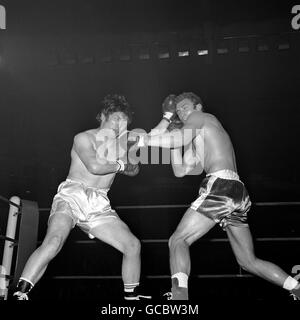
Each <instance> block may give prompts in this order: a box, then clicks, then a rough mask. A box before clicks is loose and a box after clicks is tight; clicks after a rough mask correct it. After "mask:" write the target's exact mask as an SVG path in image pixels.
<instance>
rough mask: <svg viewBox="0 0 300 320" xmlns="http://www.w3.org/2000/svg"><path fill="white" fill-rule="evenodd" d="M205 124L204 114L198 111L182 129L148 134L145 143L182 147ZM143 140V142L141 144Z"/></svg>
mask: <svg viewBox="0 0 300 320" xmlns="http://www.w3.org/2000/svg"><path fill="white" fill-rule="evenodd" d="M203 125H204V119H203V116H202V115H201V114H200V113H198V112H193V113H192V114H191V115H190V116H189V118H188V119H187V121H186V123H185V125H184V126H183V127H182V128H181V129H180V130H174V131H172V132H167V133H163V134H160V135H155V136H148V137H147V138H148V139H147V138H144V139H145V145H148V146H152V147H162V148H169V149H170V148H180V147H182V146H186V145H188V144H189V143H191V142H192V140H193V139H194V138H195V137H196V136H197V135H198V134H199V130H200V129H201V128H202V127H203ZM142 143H143V141H142V142H141V144H142Z"/></svg>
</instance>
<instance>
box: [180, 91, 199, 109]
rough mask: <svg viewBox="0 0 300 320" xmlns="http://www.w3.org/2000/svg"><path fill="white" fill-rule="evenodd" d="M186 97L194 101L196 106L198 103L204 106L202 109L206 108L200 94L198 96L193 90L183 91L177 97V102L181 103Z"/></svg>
mask: <svg viewBox="0 0 300 320" xmlns="http://www.w3.org/2000/svg"><path fill="white" fill-rule="evenodd" d="M184 99H189V100H191V101H192V103H193V104H194V105H195V106H196V105H197V104H201V106H202V110H203V109H204V106H203V102H202V100H201V98H200V97H199V96H197V95H196V94H195V93H193V92H183V93H181V94H179V95H178V96H177V97H176V99H175V103H176V104H177V103H179V102H181V101H182V100H184Z"/></svg>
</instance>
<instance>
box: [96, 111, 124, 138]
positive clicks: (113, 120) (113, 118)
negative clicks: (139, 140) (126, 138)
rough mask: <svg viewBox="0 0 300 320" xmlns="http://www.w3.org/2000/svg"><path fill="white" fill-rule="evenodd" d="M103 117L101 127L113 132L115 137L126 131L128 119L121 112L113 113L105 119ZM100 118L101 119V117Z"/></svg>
mask: <svg viewBox="0 0 300 320" xmlns="http://www.w3.org/2000/svg"><path fill="white" fill-rule="evenodd" d="M102 116H103V118H104V119H103V120H104V121H103V120H102V121H103V122H102V123H103V127H105V128H107V129H112V130H114V132H115V134H116V135H119V134H121V133H122V132H123V131H124V130H126V129H127V123H128V118H127V116H126V115H125V113H123V112H114V113H112V114H110V115H108V116H107V117H105V116H104V115H102ZM102 116H101V117H102Z"/></svg>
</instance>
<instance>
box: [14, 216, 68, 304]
mask: <svg viewBox="0 0 300 320" xmlns="http://www.w3.org/2000/svg"><path fill="white" fill-rule="evenodd" d="M72 227H73V219H72V218H71V217H70V215H68V214H64V213H55V214H53V216H51V218H50V220H49V224H48V229H47V234H46V237H45V239H44V241H43V243H42V244H41V245H40V246H39V247H38V248H37V249H36V250H35V251H34V252H33V253H32V254H31V256H30V257H29V259H28V261H27V263H26V265H25V267H24V270H23V272H22V275H21V277H20V280H19V284H18V286H17V291H16V293H17V292H21V293H25V294H27V293H28V292H29V291H30V290H31V288H32V286H33V285H35V284H36V283H37V282H38V281H39V279H40V278H41V277H42V275H43V274H44V272H45V270H46V268H47V266H48V264H49V262H50V261H51V260H52V259H53V258H54V257H55V256H56V255H57V254H58V252H59V251H60V250H61V248H62V246H63V244H64V242H65V240H66V238H67V237H68V235H69V233H70V230H71V229H72ZM16 293H15V294H14V295H15V296H17V297H18V294H16ZM23 297H24V298H26V297H25V296H24V295H23Z"/></svg>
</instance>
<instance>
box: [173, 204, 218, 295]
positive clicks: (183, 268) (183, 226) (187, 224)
mask: <svg viewBox="0 0 300 320" xmlns="http://www.w3.org/2000/svg"><path fill="white" fill-rule="evenodd" d="M199 210H200V209H199ZM215 224H216V223H215V222H214V221H213V220H212V219H210V218H207V217H206V216H205V215H203V214H201V213H199V212H197V211H195V210H193V209H191V208H189V209H188V210H187V211H186V213H185V214H184V216H183V217H182V219H181V221H180V223H179V225H178V227H177V229H176V230H175V232H174V233H173V235H172V236H171V238H170V240H169V248H170V269H171V275H172V293H173V297H172V299H173V300H177V299H178V300H185V299H188V289H187V288H188V276H189V274H190V269H191V261H190V252H189V246H190V245H191V244H192V243H193V242H195V241H196V240H198V239H199V238H200V237H202V236H203V235H205V234H206V233H207V232H208V231H209V230H210V229H211V228H212V227H213V226H214V225H215Z"/></svg>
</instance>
